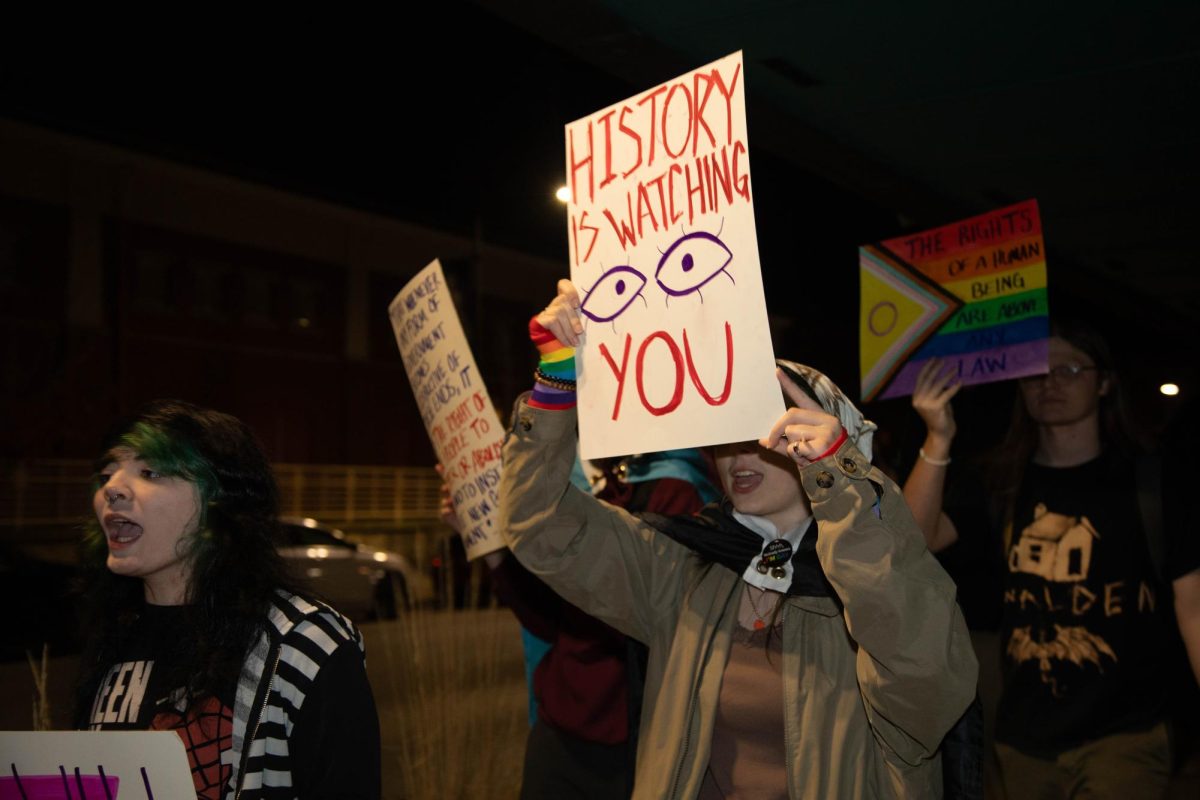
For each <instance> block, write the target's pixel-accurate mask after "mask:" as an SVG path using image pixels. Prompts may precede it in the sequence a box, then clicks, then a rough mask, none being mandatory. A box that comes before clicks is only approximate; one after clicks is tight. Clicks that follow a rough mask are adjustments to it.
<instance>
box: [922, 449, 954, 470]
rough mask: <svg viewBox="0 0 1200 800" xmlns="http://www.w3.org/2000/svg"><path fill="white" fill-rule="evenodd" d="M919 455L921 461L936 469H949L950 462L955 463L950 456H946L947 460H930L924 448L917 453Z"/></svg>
mask: <svg viewBox="0 0 1200 800" xmlns="http://www.w3.org/2000/svg"><path fill="white" fill-rule="evenodd" d="M917 455H918V456H920V457H921V460H922V461H924V462H925V463H926V464H932V465H933V466H935V467H948V466H950V462H951V461H953V459H952V458H950V457H949V456H946V457H945V458H930V457H929V456H927V455H925V448H924V447H922V448H921V449H920V450H918V451H917Z"/></svg>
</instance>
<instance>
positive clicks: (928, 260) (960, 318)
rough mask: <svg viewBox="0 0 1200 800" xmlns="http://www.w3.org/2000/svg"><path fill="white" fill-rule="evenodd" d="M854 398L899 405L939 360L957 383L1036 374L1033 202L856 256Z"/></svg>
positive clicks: (1038, 325) (1037, 240) (1044, 334)
mask: <svg viewBox="0 0 1200 800" xmlns="http://www.w3.org/2000/svg"><path fill="white" fill-rule="evenodd" d="M858 264H859V275H860V285H861V300H862V302H861V314H860V320H859V356H860V359H859V360H860V366H861V377H862V399H863V400H864V401H870V400H877V399H878V400H882V399H886V398H889V397H904V396H905V395H910V394H912V392H913V387H914V385H915V383H916V377H917V373H918V372H920V371H921V368H922V367H923V366H924V365H925V364H926V362H928V361H929V359H931V358H940V359H942V360H943V361H945V362H946V363H947V364H948V365H949V366H951V367H953V368H954V369H955V370H956V371H957V372H958V377H959V379H960V380H961V381H962V382H963V383H966V384H975V383H990V382H992V381H1001V380H1006V379H1009V378H1019V377H1022V376H1024V375H1039V374H1042V373H1044V372H1046V368H1047V367H1046V340H1047V338H1048V337H1049V335H1050V321H1049V309H1048V305H1047V302H1046V246H1045V242H1043V241H1042V222H1041V218H1040V217H1039V216H1038V207H1037V201H1036V200H1027V201H1025V202H1024V203H1018V204H1017V205H1014V206H1009V207H1007V208H1000V209H997V210H995V211H990V212H988V213H987V214H981V215H979V216H977V217H971V218H970V219H965V220H962V221H961V222H954V223H951V224H950V225H944V226H942V227H940V228H934V229H932V230H928V231H923V232H921V233H916V234H912V235H910V236H900V237H897V238H895V239H888V240H887V241H883V242H877V243H875V244H869V245H864V246H862V247H860V248H859V250H858Z"/></svg>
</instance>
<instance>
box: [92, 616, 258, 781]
mask: <svg viewBox="0 0 1200 800" xmlns="http://www.w3.org/2000/svg"><path fill="white" fill-rule="evenodd" d="M186 613H187V611H186V608H185V607H184V606H155V605H149V604H147V605H146V606H144V608H143V611H142V613H141V614H140V615H139V617H138V619H137V620H136V621H135V622H134V623H133V625H132V626H131V628H130V630H129V635H128V638H127V639H126V640H125V641H123V642H121V644H120V647H119V652H118V659H119V660H118V661H117V662H116V663H115V664H113V665H112V667H110V668H109V670H108V671H107V672H106V673H105V674H104V676H103V678H102V679H101V681H100V685H99V686H98V687H97V689H96V695H95V700H94V702H93V703H92V709H91V712H90V714H89V715H88V719H87V726H88V728H89V729H90V730H108V731H116V730H138V731H146V730H173V731H175V732H176V733H178V734H179V737H180V738H181V739H182V740H183V744H184V748H185V749H186V750H187V755H188V761H189V764H190V766H191V768H192V779H193V781H194V782H195V785H196V796H197V797H198V798H205V800H207V799H208V798H220V797H221V796H222V794H223V790H224V787H225V784H226V782H227V781H228V780H229V776H230V774H231V772H232V769H231V767H230V765H228V764H222V758H221V757H222V754H223V753H225V752H227V751H228V750H229V749H230V748H231V747H232V745H233V711H232V709H233V698H234V692H235V691H236V687H235V686H233V685H230V686H229V687H228V690H227V691H226V692H223V693H222V696H220V697H212V696H209V697H203V698H200V699H199V700H194V701H192V702H191V703H190V704H184V703H182V702H181V696H182V691H181V686H180V685H179V684H180V681H179V680H178V676H179V674H180V673H179V671H178V670H176V669H174V667H176V666H177V665H176V664H175V663H174V662H175V661H176V660H177V659H178V658H179V656H178V654H179V653H180V652H181V650H182V649H183V648H181V647H180V644H181V643H182V637H184V636H187V635H189V631H188V626H187V625H186V624H185V618H186ZM173 677H174V678H175V679H174V680H173V679H172V678H173Z"/></svg>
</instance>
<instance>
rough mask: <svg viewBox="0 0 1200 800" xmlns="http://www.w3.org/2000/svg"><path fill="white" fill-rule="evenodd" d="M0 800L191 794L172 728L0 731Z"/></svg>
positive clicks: (147, 798)
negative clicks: (164, 729)
mask: <svg viewBox="0 0 1200 800" xmlns="http://www.w3.org/2000/svg"><path fill="white" fill-rule="evenodd" d="M0 761H2V762H3V764H4V770H3V772H0V800H76V799H77V798H81V797H96V798H113V800H155V798H158V800H163V799H164V798H168V797H195V796H196V787H195V785H194V783H193V781H192V771H191V768H190V767H189V766H188V758H187V753H186V752H185V751H184V749H183V742H182V741H181V740H180V738H179V735H178V734H176V733H174V732H172V731H154V732H150V731H128V732H127V731H111V732H110V731H97V732H91V731H82V732H81V731H0Z"/></svg>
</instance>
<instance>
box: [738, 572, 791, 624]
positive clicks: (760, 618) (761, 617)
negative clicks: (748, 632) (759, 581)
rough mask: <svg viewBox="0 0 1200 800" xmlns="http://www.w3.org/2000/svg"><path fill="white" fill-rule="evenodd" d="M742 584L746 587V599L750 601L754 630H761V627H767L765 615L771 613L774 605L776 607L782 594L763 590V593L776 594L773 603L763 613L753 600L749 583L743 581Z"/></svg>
mask: <svg viewBox="0 0 1200 800" xmlns="http://www.w3.org/2000/svg"><path fill="white" fill-rule="evenodd" d="M742 585H743V586H745V587H746V600H748V601H749V602H750V610H751V612H753V614H754V630H756V631H761V630H762V629H763V628H765V627H767V617H768V616H770V615H771V612H773V611H774V610H775V608H776V607H778V605H779V600H780V599H781V598H782V597H783V595H780V594H778V593H777V592H768V591H766V590H763V594H764V595H766V594H768V593H769V594H774V595H776V598H775V602H774V604H773V605H772V606H771V607H770V608H769V609H767V612H766V613H765V614H764V613H763V612H761V611H759V610H758V604H757V603H755V602H754V595H753V594H752V593H751V592H750V584H748V583H743V584H742Z"/></svg>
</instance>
